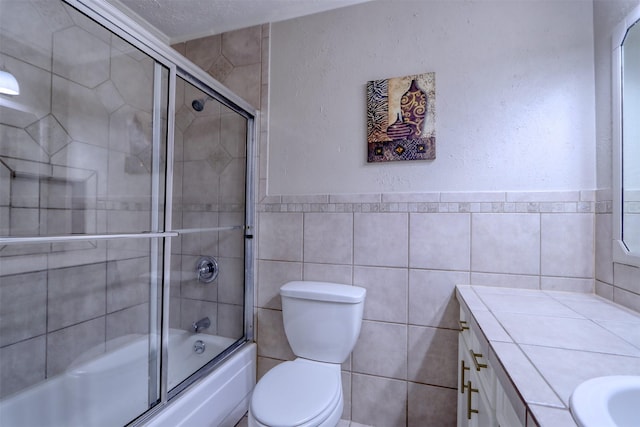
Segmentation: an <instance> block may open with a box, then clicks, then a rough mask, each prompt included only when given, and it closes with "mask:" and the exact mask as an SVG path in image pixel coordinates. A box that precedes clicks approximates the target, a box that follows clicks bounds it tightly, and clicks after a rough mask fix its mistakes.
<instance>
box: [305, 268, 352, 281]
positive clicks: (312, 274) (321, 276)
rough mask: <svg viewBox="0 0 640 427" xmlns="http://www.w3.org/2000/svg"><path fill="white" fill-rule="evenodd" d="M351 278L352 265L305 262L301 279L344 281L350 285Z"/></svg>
mask: <svg viewBox="0 0 640 427" xmlns="http://www.w3.org/2000/svg"><path fill="white" fill-rule="evenodd" d="M352 278H353V266H351V265H336V264H313V263H308V262H305V263H304V266H303V280H317V281H320V282H333V283H344V284H345V285H350V284H351V282H352Z"/></svg>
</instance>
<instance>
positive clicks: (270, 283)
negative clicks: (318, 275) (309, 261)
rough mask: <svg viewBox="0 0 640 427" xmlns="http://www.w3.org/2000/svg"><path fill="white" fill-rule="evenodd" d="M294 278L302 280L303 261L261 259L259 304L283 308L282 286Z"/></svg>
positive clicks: (259, 264)
mask: <svg viewBox="0 0 640 427" xmlns="http://www.w3.org/2000/svg"><path fill="white" fill-rule="evenodd" d="M292 280H302V264H301V263H298V262H281V261H265V260H259V261H258V281H257V287H258V300H257V306H258V307H261V308H272V309H276V310H280V309H282V301H281V299H280V287H281V286H282V285H284V284H285V283H287V282H289V281H292Z"/></svg>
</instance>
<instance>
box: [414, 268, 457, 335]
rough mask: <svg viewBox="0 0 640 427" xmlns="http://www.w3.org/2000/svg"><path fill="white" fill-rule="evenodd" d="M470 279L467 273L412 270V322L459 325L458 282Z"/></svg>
mask: <svg viewBox="0 0 640 427" xmlns="http://www.w3.org/2000/svg"><path fill="white" fill-rule="evenodd" d="M468 282H469V274H468V273H462V272H454V271H428V270H414V269H411V270H409V323H411V324H414V325H421V326H434V327H442V328H452V329H456V328H458V312H459V305H458V302H457V300H456V298H455V286H456V285H458V284H465V283H468Z"/></svg>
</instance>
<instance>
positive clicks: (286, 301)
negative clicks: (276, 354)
mask: <svg viewBox="0 0 640 427" xmlns="http://www.w3.org/2000/svg"><path fill="white" fill-rule="evenodd" d="M365 296H366V289H364V288H360V287H357V286H350V285H341V284H337V283H326V282H310V281H296V282H289V283H287V284H285V285H284V286H282V287H281V288H280V297H281V299H282V318H283V320H284V330H285V334H286V335H287V340H288V341H289V345H290V346H291V349H292V350H293V353H294V354H295V355H296V356H297V359H295V360H293V361H290V362H284V363H281V364H279V365H278V366H276V367H274V368H273V369H271V370H270V371H269V372H267V373H266V374H265V375H264V376H263V377H262V378H261V379H260V381H258V384H256V387H255V389H254V390H253V395H252V397H251V403H250V405H249V427H319V426H320V427H335V426H336V424H337V423H338V421H339V420H340V416H341V415H342V408H343V404H344V402H343V396H342V377H341V373H340V368H341V364H342V362H344V361H345V360H346V359H347V357H348V356H349V354H350V353H351V351H352V350H353V347H354V346H355V344H356V341H357V339H358V335H359V334H360V326H361V325H362V312H363V309H364V299H365Z"/></svg>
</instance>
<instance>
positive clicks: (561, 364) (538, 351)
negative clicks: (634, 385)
mask: <svg viewBox="0 0 640 427" xmlns="http://www.w3.org/2000/svg"><path fill="white" fill-rule="evenodd" d="M595 339H597V338H594V340H595ZM521 348H522V350H523V351H524V353H525V354H526V355H527V357H528V358H529V360H531V362H533V364H534V365H535V366H536V369H537V370H538V371H539V372H540V373H541V374H542V375H543V376H544V377H545V378H546V379H547V381H548V382H549V385H550V386H551V387H552V388H553V390H554V391H555V392H556V393H557V394H558V396H559V397H560V399H562V402H563V403H564V404H565V405H568V403H569V396H571V393H572V392H573V390H574V389H575V388H576V387H577V386H578V385H579V384H580V383H582V382H583V381H586V380H588V379H590V378H594V377H599V376H605V375H638V374H640V361H639V359H638V358H637V357H626V356H618V355H612V354H604V353H592V352H587V351H575V350H565V349H561V348H551V347H539V346H532V345H522V346H521ZM575 366H580V369H575Z"/></svg>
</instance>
